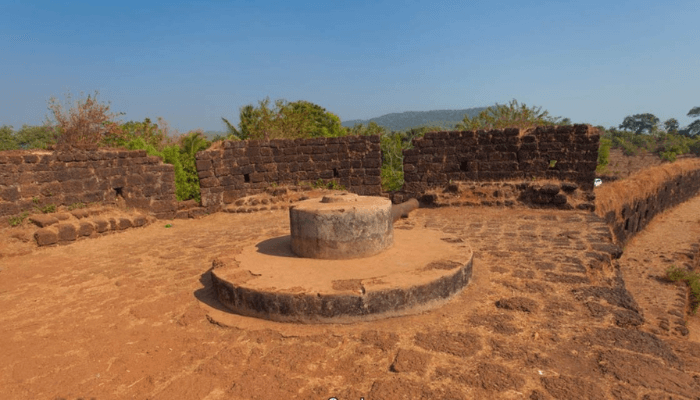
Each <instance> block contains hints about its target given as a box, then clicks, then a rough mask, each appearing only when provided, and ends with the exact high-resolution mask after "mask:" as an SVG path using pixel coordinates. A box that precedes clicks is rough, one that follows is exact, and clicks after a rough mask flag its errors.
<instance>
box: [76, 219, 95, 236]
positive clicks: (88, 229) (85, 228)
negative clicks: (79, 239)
mask: <svg viewBox="0 0 700 400" xmlns="http://www.w3.org/2000/svg"><path fill="white" fill-rule="evenodd" d="M94 231H95V226H94V225H93V224H92V223H91V222H88V221H82V222H81V223H80V225H79V227H78V236H90V235H92V233H93V232H94Z"/></svg>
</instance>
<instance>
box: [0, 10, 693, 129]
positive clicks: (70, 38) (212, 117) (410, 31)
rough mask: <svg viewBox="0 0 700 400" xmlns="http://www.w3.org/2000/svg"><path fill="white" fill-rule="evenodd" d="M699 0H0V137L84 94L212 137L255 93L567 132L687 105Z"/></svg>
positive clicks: (347, 111)
mask: <svg viewBox="0 0 700 400" xmlns="http://www.w3.org/2000/svg"><path fill="white" fill-rule="evenodd" d="M698 21H700V1H698V0H670V1H665V2H660V1H647V0H634V1H615V0H613V1H610V0H608V1H597V0H596V1H580V0H579V1H537V2H528V1H522V0H520V1H510V0H503V1H497V0H490V1H381V0H372V1H352V2H349V1H340V0H338V1H327V0H326V1H303V2H295V1H292V0H286V1H228V2H227V1H199V2H179V1H168V2H160V1H138V2H136V1H118V2H98V1H90V2H82V1H46V2H39V1H26V0H22V1H8V0H0V93H1V94H2V96H0V125H13V126H14V127H15V128H19V127H21V126H22V124H32V125H34V124H40V123H42V122H43V121H44V119H45V117H46V116H47V114H48V110H47V100H48V99H49V98H50V97H51V96H55V97H58V98H59V99H61V98H63V96H64V94H65V93H67V92H69V91H70V92H71V93H72V94H73V96H74V97H76V95H77V96H78V97H79V93H80V92H84V93H85V94H89V93H93V92H94V91H95V90H98V91H99V92H100V96H99V99H101V100H103V101H105V102H110V103H111V107H112V110H113V111H117V112H124V113H126V114H125V115H124V116H123V117H121V120H122V121H128V120H143V119H144V118H146V117H149V118H151V119H154V120H155V119H156V118H157V117H163V118H164V119H165V120H166V121H168V122H169V123H170V125H171V126H172V127H174V128H176V129H178V130H180V131H181V132H184V131H188V130H191V129H196V128H202V129H204V130H224V126H223V123H222V122H221V117H222V116H223V117H226V118H228V119H229V120H230V121H231V122H234V121H235V122H236V123H237V122H238V112H239V109H240V107H242V106H244V105H246V104H251V103H253V104H257V102H258V101H259V100H262V99H264V98H265V97H270V99H272V100H274V99H278V98H284V99H287V100H289V101H295V100H307V101H311V102H313V103H316V104H319V105H321V106H322V107H325V108H326V109H327V110H328V111H331V112H334V113H335V114H337V115H338V116H339V117H340V118H341V120H343V121H345V120H351V119H368V118H371V117H378V116H381V115H383V114H387V113H391V112H403V111H427V110H436V109H463V108H470V107H481V106H488V105H492V104H494V103H496V102H498V103H506V102H508V101H510V100H511V99H517V100H518V101H519V102H521V103H526V104H527V105H528V106H541V107H542V108H543V109H546V110H548V111H549V112H550V114H552V115H554V116H563V117H569V118H571V119H572V120H573V121H574V122H585V123H591V124H593V125H603V126H606V127H607V126H617V125H619V124H620V123H621V122H622V120H623V119H624V117H625V116H627V115H631V114H637V113H645V112H651V113H654V114H655V115H656V116H658V117H659V118H660V119H661V120H662V121H664V120H666V119H668V118H671V117H674V118H677V119H678V120H679V121H680V123H681V126H683V125H686V124H688V123H689V122H691V119H690V118H688V117H686V113H687V112H688V111H689V110H690V109H691V108H692V107H695V106H700V51H699V50H700V40H699V39H698V38H700V24H699V23H698Z"/></svg>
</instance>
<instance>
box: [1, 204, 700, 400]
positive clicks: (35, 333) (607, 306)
mask: <svg viewBox="0 0 700 400" xmlns="http://www.w3.org/2000/svg"><path fill="white" fill-rule="evenodd" d="M699 209H700V197H698V198H695V199H694V200H692V201H690V202H688V203H686V204H683V205H681V206H680V207H678V208H676V209H675V210H673V211H672V212H671V213H667V214H664V215H663V216H660V217H659V218H660V220H659V221H656V222H655V223H653V224H652V225H651V226H650V227H649V228H648V229H647V232H644V233H642V234H640V235H639V236H638V237H637V238H636V239H635V241H634V242H633V243H631V244H629V245H628V246H627V249H626V254H625V256H624V257H623V258H622V259H621V260H619V265H620V266H621V268H616V263H615V262H611V257H610V254H611V253H615V251H616V249H615V247H614V246H612V245H611V243H610V235H609V231H608V229H607V227H606V226H605V225H604V224H603V223H602V222H601V221H600V220H599V219H598V218H597V217H595V216H594V215H592V214H590V213H584V212H571V211H537V210H529V209H495V208H451V209H437V210H426V209H421V210H418V211H416V212H415V213H414V214H412V215H411V217H410V218H409V219H408V220H407V221H402V222H401V223H402V224H404V227H405V228H410V226H411V225H419V224H420V225H422V226H427V227H431V228H433V229H435V230H439V231H442V232H447V233H450V234H455V235H461V236H463V237H464V238H465V239H466V240H468V241H469V243H470V244H471V246H472V248H473V249H474V251H475V253H476V258H475V265H474V280H473V282H472V283H471V284H470V285H469V286H468V287H467V288H466V289H465V290H464V292H463V293H462V294H460V295H459V296H458V297H457V298H455V299H454V300H453V301H452V302H450V303H449V304H447V305H446V306H444V307H441V308H439V309H436V310H433V311H431V312H427V313H424V314H420V315H415V316H409V317H401V318H394V319H387V320H382V321H375V322H367V323H360V324H355V325H295V324H284V323H274V322H269V321H262V320H256V319H251V318H246V317H240V316H236V315H233V314H229V313H227V312H225V311H224V310H223V309H222V308H221V307H220V306H219V305H218V303H217V302H216V300H214V299H213V294H212V290H211V283H210V280H209V276H208V274H206V271H207V270H208V269H209V268H210V267H211V262H212V260H213V259H214V258H216V257H219V256H221V255H226V254H231V253H233V252H237V251H240V249H241V248H242V247H243V246H245V245H247V244H251V243H255V242H257V241H259V240H260V239H261V238H264V237H271V236H277V235H281V234H284V233H287V232H288V229H289V224H288V222H287V214H286V213H285V212H282V211H274V212H260V213H254V214H225V213H218V214H215V215H212V216H209V217H206V218H202V219H199V220H182V221H174V222H173V223H172V224H173V225H174V226H173V227H172V228H165V227H164V225H165V222H162V223H156V224H153V225H151V226H148V227H145V228H138V229H132V230H129V231H126V232H123V233H119V234H115V235H110V236H105V237H100V238H97V239H91V240H84V241H80V242H76V243H74V244H71V245H69V246H63V247H53V248H42V249H35V250H33V251H32V252H31V253H29V254H23V255H15V256H12V257H4V258H0V263H1V264H2V267H0V268H2V271H1V272H0V309H1V310H3V312H2V313H1V314H0V336H1V337H2V338H3V340H2V341H0V354H1V355H2V359H3V363H1V364H0V398H2V399H37V398H48V399H59V398H61V399H71V400H72V399H78V398H84V399H90V398H95V399H100V400H102V399H123V398H135V399H174V398H178V399H209V400H213V399H229V398H234V399H270V398H300V399H329V398H331V397H336V398H338V399H340V400H345V399H352V400H357V399H360V398H362V397H364V398H365V399H402V398H405V399H409V398H410V399H417V398H423V399H437V398H441V399H472V398H475V399H478V398H502V399H563V398H567V399H574V398H575V399H608V398H615V399H638V398H642V397H644V396H648V397H645V398H649V399H661V398H669V396H672V398H674V399H692V398H697V396H698V393H700V377H699V375H700V344H699V343H698V340H697V337H696V336H694V335H695V333H694V332H693V323H695V322H694V321H693V320H691V322H690V325H689V326H690V332H691V333H690V335H685V336H684V335H682V334H680V332H679V334H674V333H673V332H677V331H676V330H674V326H675V325H674V321H675V320H673V318H681V317H677V316H674V317H673V318H672V317H667V318H668V319H669V326H670V330H669V331H668V332H666V331H665V330H663V329H661V328H658V325H659V321H660V319H659V318H660V317H659V316H660V315H662V314H663V312H666V313H667V315H668V308H669V307H671V308H672V305H673V304H675V303H674V302H675V297H674V300H673V301H671V303H668V302H667V301H666V300H664V301H661V300H659V301H656V302H655V301H654V300H653V296H650V295H649V294H651V293H655V294H658V296H657V297H660V298H665V297H666V296H668V295H667V293H670V295H671V296H677V294H678V293H679V292H678V290H677V289H675V287H673V286H672V285H669V284H664V285H666V286H663V285H662V284H661V283H658V285H661V286H659V288H661V289H658V288H657V287H654V288H653V289H645V287H646V286H645V285H648V284H649V280H648V279H647V280H639V279H638V280H635V279H634V278H633V276H635V274H636V273H637V272H635V271H636V270H635V269H634V268H636V267H634V265H636V264H635V261H633V259H637V260H639V259H642V260H643V259H644V258H642V257H647V256H645V255H643V254H642V253H643V252H644V251H651V250H640V249H641V248H645V247H644V246H647V243H654V242H660V240H659V238H664V240H666V238H667V237H668V235H671V236H673V237H675V235H680V234H683V235H684V236H685V237H686V238H687V239H686V240H681V241H678V242H671V241H667V242H666V243H673V244H669V245H667V246H666V248H665V249H662V248H663V247H664V246H661V248H660V249H659V250H658V251H661V250H664V251H666V253H664V254H666V257H675V255H676V254H677V253H678V254H680V253H684V252H685V253H687V252H688V251H691V250H692V249H691V248H689V247H687V246H691V245H692V244H693V242H695V243H698V242H700V237H699V236H698V235H697V229H698V227H699V226H700V221H698V219H700V216H699V215H700V214H699V213H698V210H699ZM676 215H678V217H676ZM678 221H688V222H687V225H686V226H684V228H682V230H683V231H682V232H681V231H680V230H678V229H674V228H672V227H671V228H668V227H669V226H673V224H676V223H678ZM693 221H695V222H693ZM664 229H667V230H668V231H667V232H665V233H659V232H657V231H658V230H664ZM692 229H695V231H693V230H692ZM688 232H692V233H693V235H694V239H693V236H690V235H688ZM648 235H651V236H650V237H651V238H648V237H647V236H648ZM655 235H656V236H655ZM674 246H678V248H676V247H674ZM684 246H685V247H684ZM640 252H641V253H640ZM652 255H656V256H657V258H659V259H661V258H660V257H658V254H652ZM645 265H648V266H647V267H646V268H652V266H651V265H650V264H645ZM654 265H656V264H654ZM659 265H660V264H659ZM653 268H655V269H654V271H656V272H658V268H661V266H659V267H653ZM649 271H651V270H649ZM656 272H653V273H656ZM649 273H651V274H653V273H652V272H649ZM625 282H629V285H628V286H625ZM652 283H654V284H656V283H655V281H653V282H652ZM627 287H629V289H630V291H628V290H627ZM657 289H658V290H657ZM662 289H663V290H662ZM645 290H646V291H645ZM645 296H646V297H645ZM647 297H648V299H647ZM668 304H671V306H669V305H668ZM654 307H656V308H654ZM658 310H662V311H658ZM693 318H694V319H697V317H693ZM655 329H656V330H655ZM664 396H665V397H664Z"/></svg>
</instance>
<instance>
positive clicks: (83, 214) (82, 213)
mask: <svg viewBox="0 0 700 400" xmlns="http://www.w3.org/2000/svg"><path fill="white" fill-rule="evenodd" d="M70 213H71V214H73V216H74V217H75V218H78V219H82V218H86V217H88V216H90V212H88V210H84V209H77V210H73V211H71V212H70Z"/></svg>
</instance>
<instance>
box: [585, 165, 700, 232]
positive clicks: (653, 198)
mask: <svg viewBox="0 0 700 400" xmlns="http://www.w3.org/2000/svg"><path fill="white" fill-rule="evenodd" d="M677 163H679V164H680V163H684V164H683V165H684V166H685V168H682V169H681V170H679V171H673V170H672V167H673V165H674V164H675V163H674V164H664V165H661V166H658V167H652V168H649V169H648V170H647V171H645V172H646V173H647V174H648V175H654V174H655V175H656V176H659V175H662V176H665V179H664V180H663V181H662V182H660V183H655V182H653V181H651V180H645V179H644V176H639V180H638V182H637V183H638V184H639V185H647V186H651V187H652V188H653V189H652V190H649V188H647V192H648V193H647V195H646V196H638V195H637V193H635V190H634V188H632V189H630V188H629V187H625V186H623V185H622V184H624V181H622V182H615V183H611V184H609V185H610V186H609V187H608V188H605V187H604V186H605V185H606V184H603V187H601V188H600V191H601V193H600V194H599V197H603V198H604V197H608V196H604V195H603V192H602V191H603V190H610V191H613V192H615V193H614V196H615V197H616V198H617V201H616V202H615V204H614V206H613V207H606V206H605V204H601V205H600V206H598V208H597V210H596V212H597V214H598V215H599V216H601V217H602V218H604V219H605V222H606V223H607V224H608V225H609V226H610V228H611V230H612V233H613V236H614V237H615V240H617V242H618V243H625V242H626V241H627V240H629V239H631V238H632V237H633V236H634V235H636V234H637V233H638V232H640V231H641V230H643V229H644V228H645V227H646V226H647V225H648V224H649V222H651V220H652V219H653V218H654V217H655V216H656V215H657V214H659V213H662V212H664V211H666V210H668V209H670V208H673V207H675V206H677V205H679V204H681V203H683V202H685V201H687V200H689V199H690V198H692V197H695V196H697V195H698V194H700V162H699V161H698V160H687V161H678V162H677ZM676 167H677V168H679V167H680V165H678V166H676ZM629 179H630V180H634V179H635V177H634V176H632V177H630V178H629Z"/></svg>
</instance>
